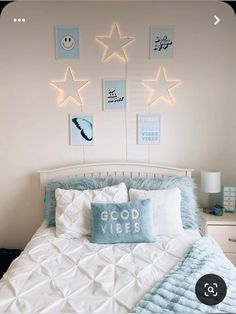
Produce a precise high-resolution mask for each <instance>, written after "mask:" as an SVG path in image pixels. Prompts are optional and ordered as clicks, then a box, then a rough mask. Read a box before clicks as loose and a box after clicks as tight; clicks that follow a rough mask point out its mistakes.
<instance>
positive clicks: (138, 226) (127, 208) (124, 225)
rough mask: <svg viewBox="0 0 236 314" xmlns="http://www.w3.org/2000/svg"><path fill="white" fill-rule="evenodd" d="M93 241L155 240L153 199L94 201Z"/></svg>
mask: <svg viewBox="0 0 236 314" xmlns="http://www.w3.org/2000/svg"><path fill="white" fill-rule="evenodd" d="M91 208H92V224H91V226H92V230H91V233H92V237H91V242H92V243H105V244H106V243H107V244H108V243H132V242H135V243H138V242H153V241H154V238H155V237H154V232H153V221H152V207H151V201H150V200H149V199H147V200H140V201H136V202H128V203H119V204H118V203H112V204H107V203H106V204H104V203H92V204H91Z"/></svg>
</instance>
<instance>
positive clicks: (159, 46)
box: [149, 26, 174, 59]
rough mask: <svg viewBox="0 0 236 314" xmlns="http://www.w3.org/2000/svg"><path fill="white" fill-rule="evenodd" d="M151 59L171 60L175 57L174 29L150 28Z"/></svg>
mask: <svg viewBox="0 0 236 314" xmlns="http://www.w3.org/2000/svg"><path fill="white" fill-rule="evenodd" d="M149 49H150V59H153V58H160V59H171V58H173V56H174V28H173V27H160V26H151V27H150V48H149Z"/></svg>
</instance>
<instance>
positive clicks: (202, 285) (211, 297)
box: [195, 274, 227, 305]
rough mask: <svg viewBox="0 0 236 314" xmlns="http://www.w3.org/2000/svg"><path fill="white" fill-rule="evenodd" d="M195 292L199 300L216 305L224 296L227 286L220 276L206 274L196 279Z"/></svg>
mask: <svg viewBox="0 0 236 314" xmlns="http://www.w3.org/2000/svg"><path fill="white" fill-rule="evenodd" d="M195 294H196V296H197V298H198V300H199V301H200V302H202V303H204V304H206V305H216V304H219V303H220V302H222V301H223V300H224V298H225V297H226V294H227V286H226V283H225V281H224V280H223V279H222V278H221V277H220V276H218V275H215V274H207V275H204V276H202V277H201V278H200V279H199V280H198V281H197V283H196V286H195Z"/></svg>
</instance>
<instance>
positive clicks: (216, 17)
mask: <svg viewBox="0 0 236 314" xmlns="http://www.w3.org/2000/svg"><path fill="white" fill-rule="evenodd" d="M214 18H215V19H216V21H215V23H214V25H217V24H218V23H219V22H220V19H219V18H218V16H217V15H214Z"/></svg>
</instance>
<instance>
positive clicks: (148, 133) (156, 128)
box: [137, 114, 160, 145]
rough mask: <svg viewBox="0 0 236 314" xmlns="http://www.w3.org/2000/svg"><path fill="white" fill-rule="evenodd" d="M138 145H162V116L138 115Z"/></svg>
mask: <svg viewBox="0 0 236 314" xmlns="http://www.w3.org/2000/svg"><path fill="white" fill-rule="evenodd" d="M137 120H138V144H139V145H145V144H151V145H154V144H160V115H159V114H138V115H137Z"/></svg>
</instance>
